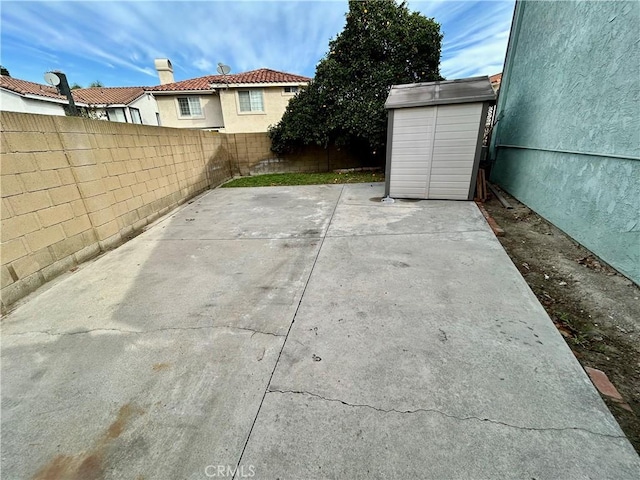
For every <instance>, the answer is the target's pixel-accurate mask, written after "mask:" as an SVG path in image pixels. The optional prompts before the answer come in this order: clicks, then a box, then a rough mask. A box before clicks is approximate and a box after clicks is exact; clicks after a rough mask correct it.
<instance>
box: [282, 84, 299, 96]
mask: <svg viewBox="0 0 640 480" xmlns="http://www.w3.org/2000/svg"><path fill="white" fill-rule="evenodd" d="M287 88H288V89H289V91H288V92H287ZM293 89H295V91H292V90H293ZM299 91H300V87H299V86H297V85H287V86H286V87H282V95H284V96H287V97H293V96H294V95H297V94H298V92H299Z"/></svg>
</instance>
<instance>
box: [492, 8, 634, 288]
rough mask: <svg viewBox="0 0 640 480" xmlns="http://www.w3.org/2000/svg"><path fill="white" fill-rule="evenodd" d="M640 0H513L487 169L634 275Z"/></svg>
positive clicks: (535, 207) (537, 209) (528, 202)
mask: <svg viewBox="0 0 640 480" xmlns="http://www.w3.org/2000/svg"><path fill="white" fill-rule="evenodd" d="M638 18H640V3H638V2H634V1H631V2H522V1H518V2H517V3H516V9H515V14H514V21H513V26H512V28H511V36H510V39H509V47H508V49H507V57H506V62H505V68H504V81H503V82H502V83H504V85H502V87H501V90H500V96H499V100H498V117H497V118H498V123H497V124H496V126H495V127H494V135H493V139H492V157H493V162H494V164H493V168H492V172H491V179H492V180H493V181H494V182H496V183H498V184H499V185H501V186H502V187H503V188H504V189H505V190H506V191H508V192H509V193H511V194H512V195H513V196H515V197H516V198H517V199H518V200H520V201H522V202H523V203H525V204H526V205H527V206H529V207H530V208H531V209H533V210H534V211H535V212H537V213H538V214H540V215H542V216H543V217H544V218H546V219H547V220H549V221H550V222H551V223H553V224H554V225H556V226H557V227H558V228H560V229H562V230H563V231H565V232H566V233H567V234H569V235H570V236H571V237H573V238H574V239H575V240H577V241H578V242H579V243H581V244H582V245H584V246H585V247H587V248H588V249H589V250H591V251H592V252H594V253H595V254H596V255H598V256H599V257H600V258H602V259H603V260H605V261H606V262H607V263H609V264H610V265H612V266H613V267H615V268H616V269H617V270H619V271H620V272H622V273H623V274H624V275H626V276H628V277H629V278H631V279H632V280H633V281H635V282H636V283H639V284H640V133H639V132H640V75H638V65H639V64H640V44H639V43H638V39H637V34H638Z"/></svg>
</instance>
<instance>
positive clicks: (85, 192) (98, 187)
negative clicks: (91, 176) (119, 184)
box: [78, 180, 106, 198]
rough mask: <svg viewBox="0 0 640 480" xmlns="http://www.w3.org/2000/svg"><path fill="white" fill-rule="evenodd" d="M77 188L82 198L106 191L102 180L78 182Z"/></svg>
mask: <svg viewBox="0 0 640 480" xmlns="http://www.w3.org/2000/svg"><path fill="white" fill-rule="evenodd" d="M78 188H79V189H80V194H81V195H82V196H83V197H84V198H90V197H95V196H96V195H101V194H103V193H106V188H105V185H104V182H103V181H102V180H93V181H91V182H84V183H80V184H78Z"/></svg>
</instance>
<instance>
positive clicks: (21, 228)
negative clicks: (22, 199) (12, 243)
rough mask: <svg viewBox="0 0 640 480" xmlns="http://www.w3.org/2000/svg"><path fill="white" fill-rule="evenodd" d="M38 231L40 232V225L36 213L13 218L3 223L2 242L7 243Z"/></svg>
mask: <svg viewBox="0 0 640 480" xmlns="http://www.w3.org/2000/svg"><path fill="white" fill-rule="evenodd" d="M36 230H40V223H38V217H37V216H36V214H35V213H28V214H26V215H18V216H17V217H11V218H8V219H6V220H5V221H3V222H2V241H3V242H7V241H9V240H12V239H14V238H18V237H22V236H24V235H26V234H27V233H31V232H35V231H36Z"/></svg>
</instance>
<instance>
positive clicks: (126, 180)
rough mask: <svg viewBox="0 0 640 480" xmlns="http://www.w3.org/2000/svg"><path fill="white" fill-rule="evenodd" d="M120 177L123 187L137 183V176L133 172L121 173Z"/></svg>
mask: <svg viewBox="0 0 640 480" xmlns="http://www.w3.org/2000/svg"><path fill="white" fill-rule="evenodd" d="M118 178H119V179H120V185H122V186H123V187H127V186H129V185H133V184H134V183H136V176H135V174H133V173H126V174H124V175H119V176H118Z"/></svg>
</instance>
